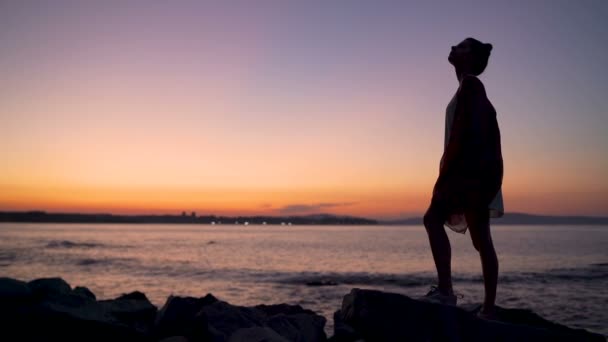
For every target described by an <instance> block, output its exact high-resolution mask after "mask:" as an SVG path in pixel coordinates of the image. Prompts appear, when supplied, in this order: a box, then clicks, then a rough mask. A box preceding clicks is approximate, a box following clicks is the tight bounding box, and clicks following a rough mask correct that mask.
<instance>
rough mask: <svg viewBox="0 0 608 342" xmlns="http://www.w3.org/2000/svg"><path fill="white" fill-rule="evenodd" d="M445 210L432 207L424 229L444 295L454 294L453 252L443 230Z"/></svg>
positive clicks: (439, 207) (433, 205)
mask: <svg viewBox="0 0 608 342" xmlns="http://www.w3.org/2000/svg"><path fill="white" fill-rule="evenodd" d="M445 216H446V215H445V210H443V209H442V208H441V206H440V205H438V204H437V203H435V204H434V203H433V202H431V206H430V207H429V209H428V210H427V212H426V214H424V227H425V228H426V232H427V234H428V236H429V242H430V244H431V251H432V253H433V259H434V260H435V267H436V268H437V278H438V286H437V287H438V288H439V292H441V293H443V294H452V293H453V290H452V270H451V260H452V250H451V247H450V240H449V239H448V235H447V234H446V232H445V228H443V223H444V222H445Z"/></svg>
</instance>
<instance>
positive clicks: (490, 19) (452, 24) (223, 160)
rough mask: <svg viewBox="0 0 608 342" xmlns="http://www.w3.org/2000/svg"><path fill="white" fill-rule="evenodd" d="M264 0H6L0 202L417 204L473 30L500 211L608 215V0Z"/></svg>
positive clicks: (192, 206)
mask: <svg viewBox="0 0 608 342" xmlns="http://www.w3.org/2000/svg"><path fill="white" fill-rule="evenodd" d="M229 3H230V4H229ZM255 3H256V4H255V5H253V2H251V1H240V2H239V1H209V2H204V1H174V2H168V1H94V2H93V1H3V2H1V3H0V46H1V49H2V53H0V77H1V80H0V210H32V209H42V210H48V211H83V212H114V213H160V212H162V213H175V212H181V211H182V210H187V211H196V212H197V213H198V214H201V215H202V214H227V215H239V214H243V215H250V214H269V215H283V214H308V213H316V212H328V213H335V214H350V215H358V216H366V217H373V218H396V217H404V216H410V215H414V214H419V213H422V212H424V210H425V209H426V207H427V205H428V201H429V200H430V195H431V189H432V186H433V183H434V181H435V178H436V177H437V174H438V167H439V159H440V157H441V154H442V151H443V130H444V119H445V107H446V105H447V103H448V102H449V100H450V99H451V97H452V96H453V94H454V92H455V91H456V88H457V86H458V83H457V80H456V78H455V74H454V72H453V69H452V67H451V66H450V65H449V64H448V62H447V55H448V53H449V49H450V47H451V46H452V45H455V44H457V43H458V42H459V41H461V40H462V39H464V38H466V37H469V36H472V37H475V38H477V39H479V40H481V41H484V42H489V43H492V44H493V45H494V49H493V51H492V56H491V58H490V63H489V65H488V69H487V70H486V72H485V73H484V74H483V75H482V77H481V79H482V81H483V82H484V83H485V85H486V89H487V92H488V95H489V97H490V100H491V101H492V102H493V104H494V106H495V107H496V109H497V112H498V118H499V124H500V127H501V132H502V139H503V140H502V142H503V156H504V162H505V178H504V183H503V191H504V196H505V209H506V211H511V212H513V211H517V212H531V213H546V214H564V215H566V214H584V215H608V178H607V175H608V172H607V171H608V135H607V134H606V133H607V128H608V100H607V98H606V96H607V95H608V67H606V65H605V64H606V61H607V60H608V59H607V56H608V20H606V18H607V17H608V1H604V0H597V1H591V0H584V1H558V0H547V1H540V0H535V1H474V2H472V1H464V2H458V4H456V2H451V1H450V2H447V1H446V2H443V1H442V2H435V1H419V2H408V1H357V0H354V1H299V2H296V1H266V0H262V1H256V2H255Z"/></svg>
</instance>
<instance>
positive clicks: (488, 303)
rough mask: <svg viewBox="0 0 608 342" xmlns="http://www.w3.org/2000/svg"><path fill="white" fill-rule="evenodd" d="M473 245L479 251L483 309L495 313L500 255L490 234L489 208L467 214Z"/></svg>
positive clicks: (485, 311)
mask: <svg viewBox="0 0 608 342" xmlns="http://www.w3.org/2000/svg"><path fill="white" fill-rule="evenodd" d="M466 219H467V223H468V225H469V231H470V233H471V239H472V240H473V246H475V249H476V250H477V251H478V252H479V256H480V258H481V268H482V271H483V283H484V288H485V299H484V303H483V308H482V311H483V312H484V313H493V311H494V304H495V302H496V287H497V284H498V257H497V256H496V251H495V250H494V243H493V242H492V236H491V234H490V218H489V212H488V209H487V208H483V209H479V210H474V211H471V212H469V213H467V214H466Z"/></svg>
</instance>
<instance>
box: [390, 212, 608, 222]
mask: <svg viewBox="0 0 608 342" xmlns="http://www.w3.org/2000/svg"><path fill="white" fill-rule="evenodd" d="M378 223H380V224H398V225H421V224H422V217H410V218H405V219H400V220H388V221H379V222H378ZM492 224H493V225H608V217H603V216H551V215H534V214H524V213H506V214H505V215H504V216H503V217H501V218H497V219H492Z"/></svg>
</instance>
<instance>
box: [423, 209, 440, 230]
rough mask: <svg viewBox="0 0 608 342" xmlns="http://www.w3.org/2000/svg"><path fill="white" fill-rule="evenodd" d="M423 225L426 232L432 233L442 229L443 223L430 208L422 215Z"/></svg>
mask: <svg viewBox="0 0 608 342" xmlns="http://www.w3.org/2000/svg"><path fill="white" fill-rule="evenodd" d="M422 220H423V223H424V227H425V228H426V230H427V231H428V232H432V231H435V230H437V229H438V228H442V227H443V222H441V217H440V216H439V215H438V214H437V213H436V212H435V211H433V210H431V208H429V210H427V211H426V214H424V217H423V219H422Z"/></svg>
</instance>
